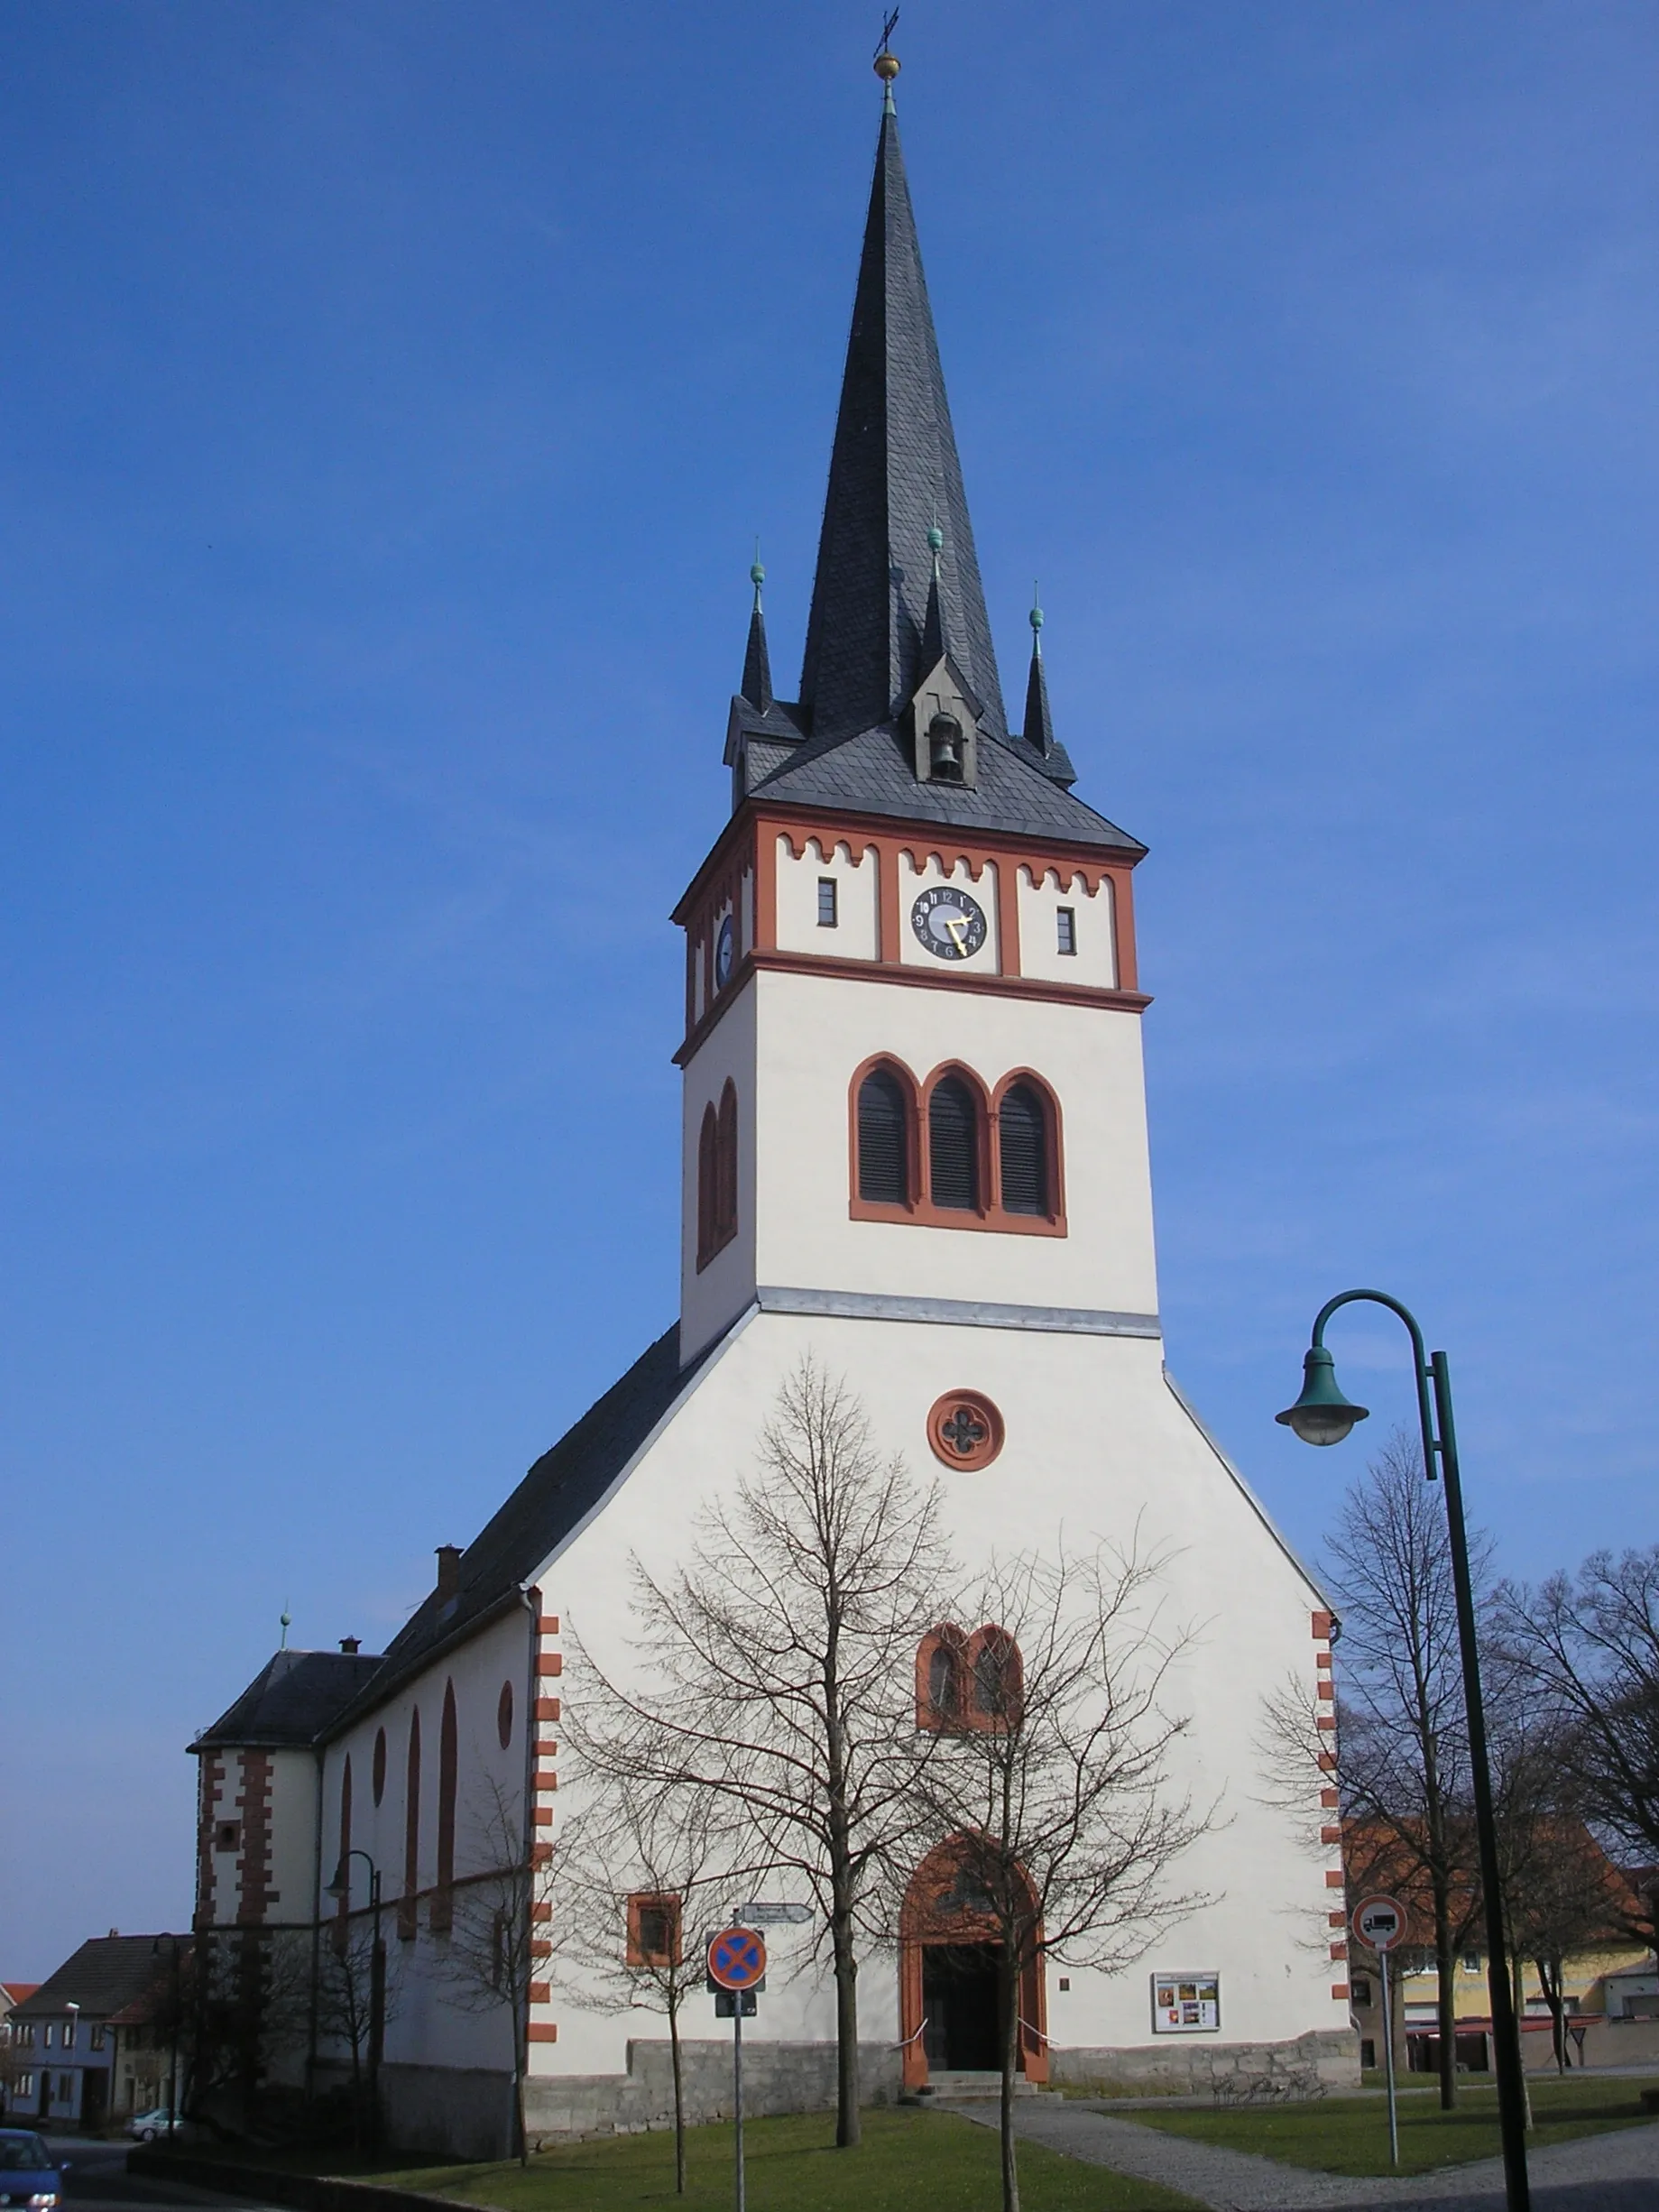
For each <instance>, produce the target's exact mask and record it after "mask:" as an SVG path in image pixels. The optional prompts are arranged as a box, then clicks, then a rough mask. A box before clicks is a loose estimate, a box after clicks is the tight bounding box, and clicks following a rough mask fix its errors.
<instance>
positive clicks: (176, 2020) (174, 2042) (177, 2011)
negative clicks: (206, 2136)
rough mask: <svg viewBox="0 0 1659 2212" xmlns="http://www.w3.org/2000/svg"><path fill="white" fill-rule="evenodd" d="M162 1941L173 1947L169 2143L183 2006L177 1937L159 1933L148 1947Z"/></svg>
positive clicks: (176, 2102)
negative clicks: (181, 2001)
mask: <svg viewBox="0 0 1659 2212" xmlns="http://www.w3.org/2000/svg"><path fill="white" fill-rule="evenodd" d="M163 1943H171V1945H172V1947H173V1949H172V1963H173V1972H172V2022H171V2031H170V2032H169V2035H168V2039H167V2040H168V2041H169V2043H170V2044H171V2052H170V2055H169V2059H168V2066H167V2140H168V2142H169V2143H171V2141H172V2140H173V2131H174V2129H175V2128H176V2127H177V2125H178V2124H179V2038H180V2035H181V2034H182V2033H183V2032H184V2018H183V2011H184V2008H183V2005H182V2004H181V2003H180V1979H179V1939H178V1937H177V1936H176V1935H171V1934H167V1935H159V1936H157V1938H156V1940H155V1941H154V1942H153V1943H152V1945H151V1947H150V1948H151V1949H152V1950H160V1949H161V1946H162V1944H163Z"/></svg>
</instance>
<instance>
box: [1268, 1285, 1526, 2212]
mask: <svg viewBox="0 0 1659 2212" xmlns="http://www.w3.org/2000/svg"><path fill="white" fill-rule="evenodd" d="M1357 1302H1362V1303H1364V1304H1368V1305H1383V1306H1387V1309H1388V1311H1389V1313H1397V1314H1398V1315H1399V1317H1400V1319H1401V1320H1402V1321H1403V1322H1404V1323H1405V1324H1406V1332H1407V1333H1408V1335H1409V1336H1410V1338H1411V1350H1412V1371H1413V1375H1414V1377H1415V1381H1416V1385H1417V1418H1418V1422H1419V1424H1421V1426H1422V1430H1423V1469H1424V1474H1425V1475H1426V1476H1427V1478H1428V1479H1429V1480H1430V1481H1431V1482H1433V1479H1434V1477H1435V1471H1436V1464H1435V1463H1436V1461H1438V1462H1439V1472H1440V1474H1441V1476H1442V1478H1443V1479H1444V1482H1445V1490H1446V1525H1447V1529H1448V1531H1449V1533H1450V1535H1451V1540H1452V1583H1453V1586H1454V1588H1455V1590H1456V1592H1457V1616H1458V1647H1459V1651H1460V1654H1461V1658H1462V1663H1463V1702H1464V1707H1465V1710H1467V1712H1468V1715H1469V1764H1470V1777H1471V1780H1472V1781H1473V1783H1474V1792H1475V1827H1476V1830H1477V1833H1478V1835H1479V1846H1480V1887H1481V1891H1482V1893H1483V1903H1484V1904H1485V1908H1486V1948H1487V1986H1488V1990H1489V1992H1490V1998H1491V2006H1492V2042H1493V2046H1494V2048H1493V2057H1494V2060H1496V2063H1497V2069H1498V2125H1499V2128H1500V2130H1501V2132H1502V2135H1503V2145H1504V2185H1505V2193H1506V2196H1507V2200H1508V2207H1509V2212H1529V2206H1530V2203H1531V2197H1530V2193H1529V2190H1528V2186H1527V2180H1526V2105H1525V2089H1524V2086H1523V2084H1522V2080H1521V2042H1520V2037H1519V2035H1518V2034H1517V2033H1516V2019H1515V2004H1514V1999H1513V1997H1512V1995H1511V1993H1510V1987H1509V1968H1508V1962H1507V1957H1506V1947H1505V1941H1504V1908H1503V1898H1502V1894H1501V1891H1500V1888H1499V1881H1498V1828H1497V1823H1496V1822H1495V1820H1493V1817H1492V1777H1491V1771H1490V1768H1489V1766H1488V1761H1487V1749H1486V1711H1485V1708H1484V1707H1483V1705H1482V1703H1481V1700H1480V1658H1479V1650H1478V1648H1477V1645H1476V1641H1475V1599H1474V1589H1473V1586H1472V1584H1471V1583H1470V1576H1469V1539H1468V1535H1467V1533H1466V1532H1465V1529H1464V1526H1463V1486H1462V1482H1461V1479H1460V1477H1459V1473H1458V1448H1457V1431H1456V1428H1455V1427H1454V1426H1453V1424H1452V1373H1451V1369H1450V1368H1449V1366H1448V1365H1447V1361H1446V1355H1445V1353H1444V1352H1443V1351H1437V1352H1433V1353H1432V1354H1431V1353H1425V1352H1424V1348H1423V1332H1422V1330H1421V1329H1420V1328H1419V1327H1418V1326H1417V1322H1416V1317H1415V1314H1414V1313H1411V1311H1410V1310H1409V1308H1407V1307H1406V1306H1403V1305H1402V1304H1400V1302H1399V1300H1398V1299H1397V1298H1390V1297H1389V1296H1388V1295H1387V1293H1386V1292H1384V1291H1380V1290H1345V1291H1343V1292H1342V1293H1341V1295H1340V1296H1339V1297H1335V1298H1332V1299H1329V1300H1327V1302H1326V1303H1325V1304H1323V1305H1322V1306H1321V1307H1320V1309H1319V1315H1318V1318H1317V1320H1316V1321H1315V1322H1314V1323H1313V1341H1312V1343H1311V1344H1310V1345H1309V1347H1308V1350H1307V1353H1306V1356H1305V1357H1304V1359H1303V1362H1302V1396H1300V1397H1299V1398H1298V1399H1297V1400H1296V1402H1295V1405H1294V1406H1286V1408H1285V1411H1284V1412H1283V1413H1282V1414H1277V1415H1275V1416H1274V1417H1275V1419H1276V1420H1277V1421H1279V1422H1281V1423H1283V1424H1284V1425H1285V1427H1286V1428H1287V1429H1290V1430H1292V1431H1294V1432H1295V1434H1296V1435H1298V1436H1299V1437H1300V1438H1301V1439H1302V1441H1303V1442H1304V1444H1340V1443H1341V1441H1342V1439H1343V1438H1344V1437H1345V1436H1346V1435H1347V1434H1348V1433H1349V1432H1350V1430H1351V1429H1352V1428H1353V1426H1354V1424H1355V1423H1356V1422H1359V1421H1364V1420H1365V1419H1367V1418H1368V1413H1369V1409H1368V1408H1367V1407H1366V1406H1355V1405H1352V1404H1350V1401H1349V1400H1348V1399H1347V1398H1345V1397H1344V1396H1342V1393H1341V1390H1340V1389H1339V1388H1338V1387H1337V1380H1336V1362H1335V1361H1334V1360H1333V1359H1332V1357H1331V1354H1330V1353H1329V1352H1328V1351H1327V1350H1326V1349H1325V1323H1327V1322H1328V1321H1329V1320H1330V1318H1331V1316H1332V1313H1335V1312H1336V1311H1337V1310H1338V1308H1339V1307H1341V1306H1344V1305H1352V1304H1355V1303H1357Z"/></svg>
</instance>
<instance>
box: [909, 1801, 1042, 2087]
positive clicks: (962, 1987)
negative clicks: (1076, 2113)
mask: <svg viewBox="0 0 1659 2212" xmlns="http://www.w3.org/2000/svg"><path fill="white" fill-rule="evenodd" d="M1035 1902H1036V1901H1035V1899H1034V1900H1033V1906H1034V1908H1035ZM989 1906H990V1901H989V1899H987V1898H985V1896H984V1894H983V1892H982V1889H981V1887H980V1885H979V1884H978V1883H977V1881H976V1880H975V1878H974V1875H973V1867H972V1844H971V1842H970V1840H969V1839H968V1838H967V1837H965V1836H961V1837H953V1838H952V1839H950V1841H948V1842H946V1843H942V1844H939V1845H938V1846H937V1847H936V1848H935V1849H933V1850H931V1851H929V1853H928V1854H927V1856H926V1858H925V1859H923V1861H922V1863H921V1865H920V1866H918V1867H917V1870H916V1872H915V1873H914V1874H913V1875H912V1876H911V1877H910V1884H909V1887H908V1889H907V1890H906V1892H905V1899H904V1905H903V1909H902V1910H901V1912H900V1913H899V2036H900V2038H901V2039H902V2044H903V2073H904V2086H905V2088H907V2089H919V2088H922V2087H923V2086H924V2084H925V2083H926V2081H927V2080H928V2079H929V2078H930V2077H931V2076H932V2075H934V2074H936V2073H957V2072H973V2073H979V2072H992V2071H995V2070H997V2069H1000V2066H1001V2063H1002V2058H1001V2044H1000V2025H999V2019H998V1996H997V1953H998V1931H997V1926H996V1922H995V1920H994V1918H993V1917H992V1914H991V1911H990V1909H989ZM1038 1934H1039V1938H1040V1934H1041V1931H1040V1930H1039V1931H1038ZM1047 2027H1048V2005H1047V1992H1046V1988H1045V1986H1044V1976H1043V1960H1042V1953H1041V1949H1040V1943H1039V1948H1038V1952H1037V1957H1036V1958H1035V1959H1032V1960H1031V1961H1030V1962H1029V1963H1028V1966H1027V1967H1026V1969H1025V1971H1024V1972H1023V1973H1022V1974H1021V1976H1020V1977H1019V2069H1020V2071H1021V2073H1023V2074H1024V2075H1025V2077H1026V2078H1027V2080H1028V2081H1034V2082H1035V2081H1046V2080H1047V2078H1048V2034H1047Z"/></svg>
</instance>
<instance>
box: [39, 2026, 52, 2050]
mask: <svg viewBox="0 0 1659 2212" xmlns="http://www.w3.org/2000/svg"><path fill="white" fill-rule="evenodd" d="M51 2038H52V2023H51V2021H50V2020H49V2021H48V2022H47V2023H46V2032H45V2033H44V2034H43V2035H42V2036H41V2042H42V2043H43V2044H44V2045H45V2046H46V2048H47V2050H48V2051H50V2050H51Z"/></svg>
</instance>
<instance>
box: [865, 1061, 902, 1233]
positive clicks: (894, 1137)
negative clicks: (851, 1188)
mask: <svg viewBox="0 0 1659 2212" xmlns="http://www.w3.org/2000/svg"><path fill="white" fill-rule="evenodd" d="M909 1125H910V1116H909V1109H908V1101H907V1100H906V1098H905V1092H904V1086H903V1085H902V1084H901V1083H900V1082H899V1078H898V1076H897V1075H895V1074H894V1073H893V1071H892V1070H891V1068H887V1067H878V1068H872V1069H871V1072H870V1074H868V1075H866V1076H865V1078H864V1080H863V1082H862V1083H861V1084H860V1085H859V1089H858V1194H859V1196H860V1197H861V1198H862V1199H863V1200H865V1201H866V1202H867V1203H869V1204H871V1205H881V1206H903V1205H908V1203H909V1199H910V1126H909Z"/></svg>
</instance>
